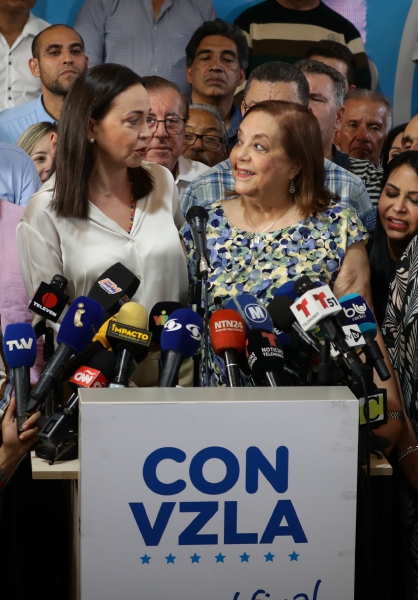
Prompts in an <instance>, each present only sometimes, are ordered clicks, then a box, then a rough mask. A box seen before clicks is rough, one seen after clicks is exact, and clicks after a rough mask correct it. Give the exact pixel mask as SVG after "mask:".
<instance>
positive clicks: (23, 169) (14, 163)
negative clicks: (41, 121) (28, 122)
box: [0, 109, 41, 206]
mask: <svg viewBox="0 0 418 600" xmlns="http://www.w3.org/2000/svg"><path fill="white" fill-rule="evenodd" d="M11 110H12V109H11ZM40 187H41V180H40V179H39V175H38V171H37V170H36V167H35V165H34V163H33V160H32V159H31V158H30V156H28V154H26V152H24V150H22V149H21V148H17V147H16V146H10V145H9V144H3V143H2V142H0V198H2V199H3V200H7V202H12V203H13V204H18V205H19V206H26V205H27V204H29V200H30V199H31V196H32V195H33V194H34V193H35V192H37V191H38V190H39V188H40Z"/></svg>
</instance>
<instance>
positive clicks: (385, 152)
mask: <svg viewBox="0 0 418 600" xmlns="http://www.w3.org/2000/svg"><path fill="white" fill-rule="evenodd" d="M407 125H408V123H402V124H401V125H398V126H397V127H394V128H393V129H391V130H390V131H389V133H388V135H387V137H386V139H385V141H384V142H383V146H382V151H381V153H380V162H381V164H382V167H383V168H384V167H386V165H387V164H388V162H389V152H390V151H391V149H392V145H393V142H394V141H395V138H396V136H398V135H399V134H400V133H403V132H404V131H405V129H406V126H407Z"/></svg>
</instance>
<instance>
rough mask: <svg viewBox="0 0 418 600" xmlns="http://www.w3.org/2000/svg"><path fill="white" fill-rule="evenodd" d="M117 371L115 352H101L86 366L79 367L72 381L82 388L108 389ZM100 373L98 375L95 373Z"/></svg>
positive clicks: (87, 362)
mask: <svg viewBox="0 0 418 600" xmlns="http://www.w3.org/2000/svg"><path fill="white" fill-rule="evenodd" d="M115 370H116V356H115V354H114V353H113V352H108V351H107V350H100V352H98V353H97V354H95V355H94V356H92V357H91V358H90V360H88V361H86V364H85V365H83V366H81V367H79V368H78V369H77V371H76V372H75V373H74V375H73V376H72V377H71V379H70V383H75V384H76V385H77V386H81V387H93V388H96V387H108V385H109V381H112V379H113V376H114V374H115ZM94 371H98V373H94Z"/></svg>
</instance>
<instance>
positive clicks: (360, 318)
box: [340, 294, 390, 381]
mask: <svg viewBox="0 0 418 600" xmlns="http://www.w3.org/2000/svg"><path fill="white" fill-rule="evenodd" d="M340 304H341V306H342V308H343V311H344V313H345V315H346V317H347V319H348V320H349V321H351V323H354V324H355V325H358V327H359V329H360V331H361V333H362V335H363V338H364V340H365V342H366V343H365V344H364V345H363V351H364V353H365V355H366V359H367V362H368V363H369V364H371V365H372V366H373V367H374V368H375V369H376V372H377V374H378V375H379V377H380V379H381V380H382V381H387V380H388V379H390V373H389V370H388V368H387V366H386V364H385V361H384V358H383V354H382V351H381V350H380V348H379V345H378V344H377V342H376V341H375V337H376V334H377V326H376V320H375V318H374V315H373V313H372V311H371V310H370V307H369V306H368V304H367V302H366V301H365V300H364V298H363V297H362V296H360V295H359V294H347V295H346V296H343V297H342V298H340Z"/></svg>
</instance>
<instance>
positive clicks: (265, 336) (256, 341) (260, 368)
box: [246, 329, 284, 387]
mask: <svg viewBox="0 0 418 600" xmlns="http://www.w3.org/2000/svg"><path fill="white" fill-rule="evenodd" d="M246 354H247V359H248V365H249V367H250V369H251V372H252V373H253V374H254V376H255V378H256V379H257V380H261V381H265V382H267V384H268V385H269V386H271V387H279V386H280V385H282V384H281V379H280V373H281V372H282V371H283V369H284V357H283V349H282V347H281V345H280V342H279V341H278V340H277V336H276V334H275V333H270V332H268V331H262V330H261V329H253V330H252V331H249V332H248V337H247V347H246Z"/></svg>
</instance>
